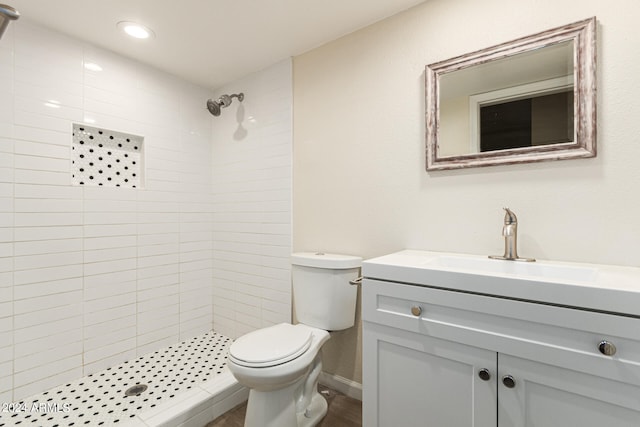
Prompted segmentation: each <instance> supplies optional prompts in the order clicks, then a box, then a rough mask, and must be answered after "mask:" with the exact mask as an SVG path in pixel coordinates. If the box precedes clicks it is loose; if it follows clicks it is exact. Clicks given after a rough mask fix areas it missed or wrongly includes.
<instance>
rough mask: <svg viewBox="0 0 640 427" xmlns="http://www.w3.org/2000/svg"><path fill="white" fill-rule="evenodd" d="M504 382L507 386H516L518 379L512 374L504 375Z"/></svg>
mask: <svg viewBox="0 0 640 427" xmlns="http://www.w3.org/2000/svg"><path fill="white" fill-rule="evenodd" d="M502 384H504V386H505V387H507V388H514V387H515V386H516V380H515V379H513V377H512V376H511V375H505V376H504V377H502Z"/></svg>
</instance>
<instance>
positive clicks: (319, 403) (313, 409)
mask: <svg viewBox="0 0 640 427" xmlns="http://www.w3.org/2000/svg"><path fill="white" fill-rule="evenodd" d="M327 408H328V405H327V401H326V400H325V398H324V397H322V395H321V394H320V393H318V392H317V391H316V392H315V393H314V394H313V397H312V398H311V405H309V407H307V410H306V411H305V412H300V413H298V414H297V417H298V427H314V426H316V425H317V424H318V423H319V422H320V420H322V419H323V418H324V416H325V415H327Z"/></svg>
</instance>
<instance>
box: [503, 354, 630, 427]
mask: <svg viewBox="0 0 640 427" xmlns="http://www.w3.org/2000/svg"><path fill="white" fill-rule="evenodd" d="M498 366H499V372H498V375H499V385H498V425H499V427H538V426H544V427H567V426H580V427H602V426H607V427H638V426H640V387H638V386H637V385H636V384H633V383H624V382H620V381H612V380H609V379H607V378H602V377H598V376H594V375H589V374H588V373H586V372H579V371H574V370H570V369H566V368H559V367H555V366H551V365H547V364H543V363H538V362H535V361H532V360H527V359H521V358H518V357H513V356H509V355H504V354H499V355H498ZM629 374H630V375H631V376H634V373H633V372H631V371H629ZM505 376H511V377H512V378H513V382H512V383H511V382H509V381H508V380H507V384H509V385H513V387H512V388H510V387H507V386H505V384H504V383H503V377H505ZM630 380H631V381H630V382H635V381H637V380H638V378H630Z"/></svg>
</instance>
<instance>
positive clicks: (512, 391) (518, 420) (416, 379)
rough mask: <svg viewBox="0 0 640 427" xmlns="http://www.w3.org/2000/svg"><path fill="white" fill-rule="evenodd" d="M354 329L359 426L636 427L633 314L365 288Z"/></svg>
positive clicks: (639, 336)
mask: <svg viewBox="0 0 640 427" xmlns="http://www.w3.org/2000/svg"><path fill="white" fill-rule="evenodd" d="M365 276H366V275H365ZM362 319H363V378H364V379H363V425H364V426H367V427H393V426H408V427H413V426H427V427H467V426H468V427H495V426H499V427H540V426H542V427H567V426H580V427H601V426H603V425H604V426H609V427H632V426H633V427H638V426H640V319H638V318H635V317H633V316H621V315H616V314H611V313H601V312H597V311H592V310H583V309H580V308H576V307H564V306H555V305H550V304H542V303H538V302H535V301H522V300H516V299H509V298H503V297H501V296H492V295H483V294H475V293H473V292H468V291H464V292H460V291H457V290H449V289H443V288H439V287H437V286H424V285H413V284H403V283H397V282H391V281H384V280H376V279H371V278H365V280H364V281H363V286H362ZM604 353H607V354H604Z"/></svg>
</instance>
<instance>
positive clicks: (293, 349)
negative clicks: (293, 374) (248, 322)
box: [229, 323, 313, 368]
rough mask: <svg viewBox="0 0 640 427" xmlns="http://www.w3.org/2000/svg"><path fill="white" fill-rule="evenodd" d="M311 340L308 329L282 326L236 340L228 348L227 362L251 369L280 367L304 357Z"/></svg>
mask: <svg viewBox="0 0 640 427" xmlns="http://www.w3.org/2000/svg"><path fill="white" fill-rule="evenodd" d="M312 338H313V335H312V333H311V331H310V330H309V328H306V327H304V326H303V325H291V324H287V323H281V324H279V325H275V326H270V327H268V328H264V329H259V330H257V331H253V332H250V333H248V334H246V335H243V336H241V337H240V338H238V339H237V340H236V341H235V342H234V343H233V344H231V347H230V348H229V358H230V359H231V360H232V361H233V362H234V363H237V364H238V365H242V366H247V367H252V368H267V367H270V366H276V365H281V364H283V363H287V362H289V361H291V360H293V359H296V358H298V357H300V356H301V355H303V354H304V353H305V352H306V351H307V350H308V349H309V347H310V346H311V341H312Z"/></svg>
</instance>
